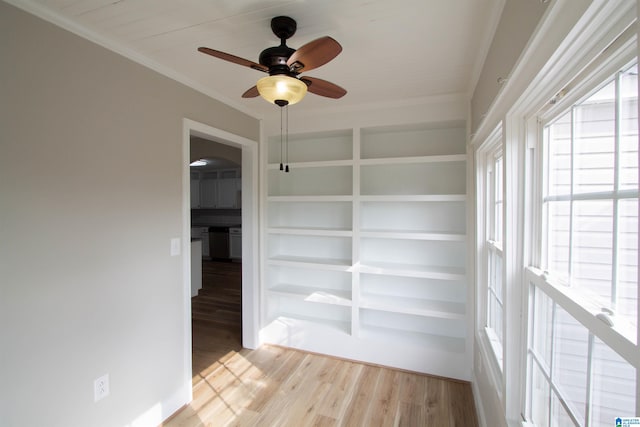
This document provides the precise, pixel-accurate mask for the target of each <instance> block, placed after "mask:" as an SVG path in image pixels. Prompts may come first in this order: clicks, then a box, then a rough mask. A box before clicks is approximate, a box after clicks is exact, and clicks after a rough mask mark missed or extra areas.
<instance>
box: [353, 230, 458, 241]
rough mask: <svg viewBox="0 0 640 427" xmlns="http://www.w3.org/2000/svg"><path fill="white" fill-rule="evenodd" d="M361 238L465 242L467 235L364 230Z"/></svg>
mask: <svg viewBox="0 0 640 427" xmlns="http://www.w3.org/2000/svg"><path fill="white" fill-rule="evenodd" d="M360 236H361V237H375V238H380V239H408V240H440V241H450V242H464V241H465V240H466V235H464V234H460V233H427V232H423V231H417V230H416V231H410V230H406V231H398V230H363V231H361V232H360Z"/></svg>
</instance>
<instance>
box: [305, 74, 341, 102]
mask: <svg viewBox="0 0 640 427" xmlns="http://www.w3.org/2000/svg"><path fill="white" fill-rule="evenodd" d="M300 80H302V81H303V82H304V83H305V84H306V85H307V90H308V91H309V92H311V93H315V94H316V95H320V96H324V97H327V98H333V99H338V98H342V97H343V96H345V95H346V94H347V91H346V90H345V89H343V88H341V87H340V86H338V85H337V84H334V83H331V82H328V81H326V80H322V79H317V78H315V77H307V76H304V77H300Z"/></svg>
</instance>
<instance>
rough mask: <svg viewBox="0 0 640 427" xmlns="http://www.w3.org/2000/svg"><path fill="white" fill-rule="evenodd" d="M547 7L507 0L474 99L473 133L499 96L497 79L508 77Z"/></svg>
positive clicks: (535, 2) (472, 110) (545, 5)
mask: <svg viewBox="0 0 640 427" xmlns="http://www.w3.org/2000/svg"><path fill="white" fill-rule="evenodd" d="M546 7H547V3H542V2H540V1H534V0H506V1H505V5H504V8H503V9H502V15H501V16H500V21H499V22H498V27H497V28H496V32H495V34H494V36H493V41H492V42H491V47H490V48H489V52H487V57H486V58H485V61H484V65H483V67H482V72H481V73H480V77H479V78H478V83H477V84H476V87H475V89H474V92H473V97H472V99H471V129H472V132H473V131H475V130H476V129H477V128H478V125H479V124H480V122H481V121H482V118H483V115H484V114H485V113H486V112H487V110H488V109H489V107H490V106H491V103H492V102H493V100H494V99H495V97H496V96H497V95H498V92H499V90H500V87H501V85H500V84H499V83H498V78H500V77H502V78H508V77H509V74H510V73H511V70H512V69H513V66H514V65H515V64H516V62H517V60H518V58H519V57H520V54H521V53H522V51H523V50H524V48H525V46H526V45H527V42H528V41H529V38H530V37H531V35H532V34H533V31H534V30H535V28H536V26H537V25H538V22H539V21H540V18H542V15H543V13H544V11H545V10H546Z"/></svg>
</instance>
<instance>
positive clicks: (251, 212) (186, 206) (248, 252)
mask: <svg viewBox="0 0 640 427" xmlns="http://www.w3.org/2000/svg"><path fill="white" fill-rule="evenodd" d="M194 137H195V138H200V139H202V140H205V141H210V142H211V143H215V144H221V145H222V146H228V147H231V148H235V149H239V150H240V151H241V159H240V167H241V171H242V175H241V193H240V194H241V199H240V200H241V201H240V203H241V209H240V211H241V213H240V224H241V225H242V235H241V242H242V245H241V248H242V249H241V254H242V256H241V259H242V262H240V263H238V262H236V263H229V264H231V265H234V266H235V267H236V271H237V277H238V279H239V280H240V281H241V285H240V286H241V288H240V294H241V298H240V299H241V331H240V336H241V346H242V347H245V348H251V349H254V348H256V347H257V346H258V318H259V316H258V284H257V280H258V244H257V243H258V143H257V142H256V141H252V140H249V139H246V138H244V137H240V136H238V135H235V134H231V133H228V132H226V131H222V130H220V129H216V128H213V127H211V126H208V125H205V124H202V123H198V122H194V121H192V120H189V119H184V126H183V145H182V154H183V156H182V157H183V185H182V192H183V249H184V251H183V253H184V254H185V255H189V256H185V257H183V259H184V268H183V271H184V275H183V281H184V290H185V292H184V296H185V298H184V307H185V310H184V311H185V319H184V330H185V347H184V349H185V353H184V357H185V359H184V360H185V369H184V378H185V388H187V385H188V389H189V390H190V389H191V383H192V372H193V370H194V368H196V367H194V366H192V348H193V343H192V324H191V321H192V319H191V317H192V316H191V313H192V312H191V256H190V255H191V175H190V167H189V165H190V163H191V140H192V138H194ZM214 270H216V269H215V268H214ZM240 278H241V279H240ZM197 368H199V367H197ZM194 374H195V372H194Z"/></svg>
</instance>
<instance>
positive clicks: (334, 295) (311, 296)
mask: <svg viewBox="0 0 640 427" xmlns="http://www.w3.org/2000/svg"><path fill="white" fill-rule="evenodd" d="M268 292H269V294H271V295H281V296H286V297H290V298H298V299H301V300H303V301H307V302H316V303H321V304H331V305H342V306H347V307H351V292H348V291H341V290H338V289H327V288H318V287H311V286H299V285H289V284H279V285H277V286H274V287H272V288H270V289H269V290H268Z"/></svg>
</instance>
